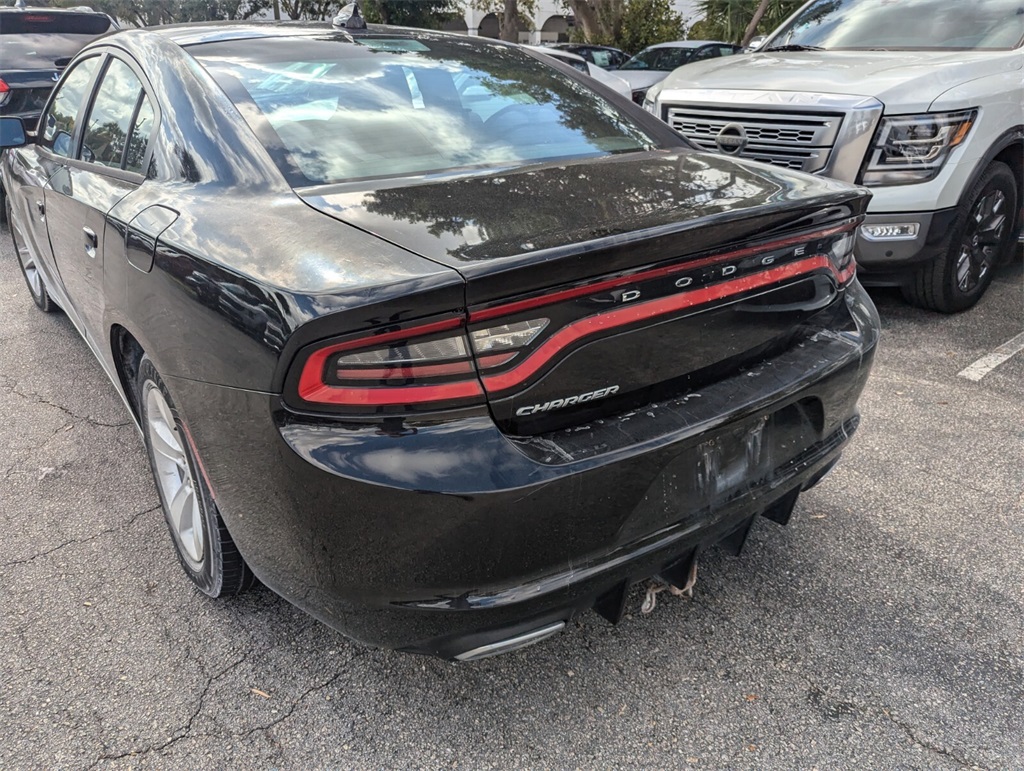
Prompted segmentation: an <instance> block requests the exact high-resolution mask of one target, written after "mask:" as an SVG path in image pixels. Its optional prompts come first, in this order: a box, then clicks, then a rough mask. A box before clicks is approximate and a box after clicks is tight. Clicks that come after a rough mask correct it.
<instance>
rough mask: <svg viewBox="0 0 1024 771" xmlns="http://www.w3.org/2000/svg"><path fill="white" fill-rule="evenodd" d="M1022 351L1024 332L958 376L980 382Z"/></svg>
mask: <svg viewBox="0 0 1024 771" xmlns="http://www.w3.org/2000/svg"><path fill="white" fill-rule="evenodd" d="M1021 351H1024V332H1021V333H1020V334H1019V335H1017V336H1016V337H1014V338H1013V339H1011V340H1007V341H1006V342H1005V343H1003V344H1002V345H1001V346H999V347H998V348H996V349H995V350H994V351H992V353H990V354H988V355H987V356H982V357H981V358H980V359H978V360H977V361H976V362H974V364H972V365H971V366H969V367H965V368H964V369H962V370H960V372H958V373H957V374H958V375H960V377H964V378H967V379H968V380H973V381H974V382H978V381H979V380H981V379H982V378H983V377H985V375H987V374H988V373H989V372H991V371H992V370H994V369H995V368H996V367H998V366H999V365H1000V364H1002V363H1003V362H1004V361H1006V360H1007V359H1009V358H1010V357H1011V356H1013V355H1014V354H1017V353H1020V352H1021Z"/></svg>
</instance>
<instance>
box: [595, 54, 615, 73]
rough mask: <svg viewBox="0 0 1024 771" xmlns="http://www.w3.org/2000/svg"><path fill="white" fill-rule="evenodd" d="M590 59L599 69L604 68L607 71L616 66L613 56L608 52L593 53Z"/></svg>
mask: <svg viewBox="0 0 1024 771" xmlns="http://www.w3.org/2000/svg"><path fill="white" fill-rule="evenodd" d="M589 58H590V60H591V61H592V62H593V63H594V64H596V65H597V66H598V67H604V68H605V69H607V68H609V67H611V66H613V65H614V62H612V55H611V53H610V52H608V51H591V52H590V57H589Z"/></svg>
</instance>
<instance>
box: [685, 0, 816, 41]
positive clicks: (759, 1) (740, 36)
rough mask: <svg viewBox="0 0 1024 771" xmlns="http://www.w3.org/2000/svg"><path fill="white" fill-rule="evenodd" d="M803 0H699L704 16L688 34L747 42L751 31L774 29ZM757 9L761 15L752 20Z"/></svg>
mask: <svg viewBox="0 0 1024 771" xmlns="http://www.w3.org/2000/svg"><path fill="white" fill-rule="evenodd" d="M803 3H804V0H701V2H700V4H699V6H698V8H699V9H700V13H701V14H702V16H703V18H702V19H701V20H700V21H698V22H697V23H696V24H694V25H693V26H692V27H690V31H689V37H691V38H696V39H703V40H723V41H725V42H727V43H744V42H750V38H752V37H754V35H756V34H768V33H769V32H771V31H772V30H774V29H775V28H776V27H778V26H779V24H781V23H782V22H783V21H784V20H785V19H786V18H787V17H789V15H790V14H792V13H793V12H794V11H795V10H796V9H797V8H799V7H800V6H801V5H803ZM759 11H760V13H761V16H760V19H757V20H756V21H755V16H756V15H757V14H758V12H759ZM744 39H745V40H744Z"/></svg>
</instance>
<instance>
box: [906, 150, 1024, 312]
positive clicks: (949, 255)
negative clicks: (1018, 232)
mask: <svg viewBox="0 0 1024 771" xmlns="http://www.w3.org/2000/svg"><path fill="white" fill-rule="evenodd" d="M1016 211H1017V181H1016V179H1015V178H1014V176H1013V172H1012V171H1010V168H1009V167H1008V166H1007V165H1006V164H1005V163H999V162H995V163H992V164H991V165H990V166H989V167H988V168H987V169H985V173H984V174H982V175H981V178H980V179H979V180H978V181H977V182H976V183H975V184H974V187H973V188H972V189H971V190H970V193H969V194H968V195H966V196H964V197H963V199H962V200H961V201H960V206H959V207H958V210H957V214H956V221H955V223H954V226H953V237H952V238H951V239H950V243H949V249H948V250H947V252H946V253H945V254H943V255H940V256H939V257H938V258H937V259H935V260H934V261H932V262H930V263H928V264H927V265H925V266H924V267H923V268H921V269H920V270H919V271H918V272H917V273H916V274H914V276H913V277H912V278H911V280H910V283H909V284H906V285H905V286H904V287H903V297H904V298H905V299H906V300H907V302H909V303H910V304H912V305H916V306H918V307H919V308H927V309H929V310H934V311H940V312H942V313H957V312H959V311H965V310H967V309H968V308H970V307H971V306H972V305H974V304H975V303H976V302H978V300H980V299H981V296H982V295H983V294H985V290H986V289H988V285H989V284H990V283H991V282H992V271H993V270H994V268H995V266H996V265H998V264H999V263H1001V262H1003V261H1004V260H1005V259H1006V258H1007V257H1008V256H1009V250H1010V249H1011V248H1012V247H1013V243H1012V240H1013V232H1014V229H1013V224H1014V223H1013V220H1014V215H1015V212H1016Z"/></svg>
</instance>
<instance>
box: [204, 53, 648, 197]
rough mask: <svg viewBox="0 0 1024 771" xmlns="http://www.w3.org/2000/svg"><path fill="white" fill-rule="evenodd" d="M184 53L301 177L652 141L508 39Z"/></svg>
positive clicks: (327, 179)
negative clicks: (502, 42)
mask: <svg viewBox="0 0 1024 771" xmlns="http://www.w3.org/2000/svg"><path fill="white" fill-rule="evenodd" d="M189 51H190V53H192V55H193V56H195V57H196V58H197V59H198V60H199V61H200V62H201V63H202V64H203V65H204V66H205V67H206V68H207V69H208V70H209V71H210V73H211V74H212V75H213V77H214V78H215V79H216V80H217V82H218V83H219V84H220V86H221V87H222V88H223V89H224V91H225V92H226V93H227V94H228V96H229V97H230V98H231V99H232V100H233V101H234V102H235V103H236V104H237V105H238V106H239V108H240V111H241V113H242V114H243V115H244V116H245V118H246V120H248V121H249V124H250V126H251V127H252V128H253V130H254V131H255V133H256V134H257V135H258V136H259V137H260V138H261V139H262V140H263V142H264V144H265V145H266V146H267V149H268V150H269V151H270V153H271V155H272V156H274V158H275V160H276V161H277V163H278V165H279V166H280V167H281V169H282V171H283V172H284V173H285V175H286V177H288V178H289V181H290V182H291V183H292V184H293V185H294V186H296V187H301V186H304V185H317V184H333V183H338V182H346V181H352V180H357V179H366V178H376V177H400V176H408V175H418V174H429V173H438V172H444V171H453V170H458V169H465V168H473V167H488V166H518V165H522V164H524V163H533V162H543V161H551V160H556V159H568V158H579V157H590V156H600V155H608V154H612V153H627V152H635V151H639V150H644V149H648V148H650V147H651V146H653V144H654V140H653V139H652V138H651V137H650V136H649V135H648V134H647V133H646V132H644V131H643V129H641V128H640V127H639V126H638V125H637V124H635V123H634V122H633V121H632V120H631V119H630V118H629V117H628V116H626V115H624V114H623V113H621V112H619V110H618V109H617V108H615V107H613V106H612V105H611V104H609V103H608V102H606V101H605V100H604V99H602V98H601V97H600V96H598V95H597V94H595V93H594V92H593V91H591V90H590V89H589V88H587V87H586V86H585V85H583V84H581V83H579V82H578V81H576V80H574V79H573V78H571V77H569V76H567V75H565V74H563V73H562V72H559V71H558V70H556V69H555V68H554V67H552V66H550V65H546V64H544V63H543V62H540V61H538V60H537V59H535V58H533V57H532V56H530V55H529V54H527V53H525V52H524V51H522V50H520V49H517V48H514V47H510V46H501V45H491V44H481V43H478V42H474V41H469V40H462V39H458V38H452V37H441V36H432V35H429V34H427V33H425V34H423V35H422V36H420V37H417V38H416V39H410V38H398V37H390V38H383V37H373V36H365V37H363V36H361V37H359V38H356V40H355V41H353V40H352V39H351V38H349V37H348V36H347V35H342V34H335V33H325V35H324V36H323V37H302V38H271V39H263V40H260V41H259V44H258V45H253V44H252V41H232V42H228V43H208V44H203V45H199V46H194V47H192V48H190V49H189Z"/></svg>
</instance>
